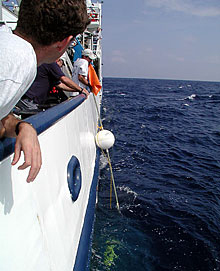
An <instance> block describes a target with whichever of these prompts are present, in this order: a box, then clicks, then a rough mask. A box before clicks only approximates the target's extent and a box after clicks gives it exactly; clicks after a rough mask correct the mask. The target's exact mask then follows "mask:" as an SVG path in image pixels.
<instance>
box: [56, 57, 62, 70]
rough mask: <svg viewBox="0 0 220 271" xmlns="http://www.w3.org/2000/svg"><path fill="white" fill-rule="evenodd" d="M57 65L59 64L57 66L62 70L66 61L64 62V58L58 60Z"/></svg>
mask: <svg viewBox="0 0 220 271" xmlns="http://www.w3.org/2000/svg"><path fill="white" fill-rule="evenodd" d="M56 63H57V65H58V66H59V67H60V68H62V67H63V65H64V60H63V59H62V58H58V59H57V60H56Z"/></svg>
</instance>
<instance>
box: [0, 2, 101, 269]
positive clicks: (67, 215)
mask: <svg viewBox="0 0 220 271" xmlns="http://www.w3.org/2000/svg"><path fill="white" fill-rule="evenodd" d="M92 7H93V8H94V7H96V10H97V11H99V16H100V18H101V4H100V3H96V4H93V6H92ZM89 8H90V7H89V6H88V9H89ZM96 22H97V21H96ZM100 25H101V21H100V20H99V21H98V23H97V26H95V28H94V29H96V28H97V27H100ZM94 29H93V27H92V29H91V30H92V31H93V30H94ZM81 39H82V40H81V41H82V45H83V39H84V35H83V36H82V38H81ZM91 46H92V47H91ZM88 48H91V49H94V48H93V44H92V43H91V45H89V46H88ZM100 48H101V47H100V45H99V47H97V45H96V47H95V50H99V51H100V52H99V54H100V55H99V57H98V62H97V63H98V64H97V65H98V66H97V71H98V73H99V78H100V80H101V68H100V63H101V49H100ZM73 51H74V52H75V53H76V51H77V50H76V48H75V49H74V47H73ZM69 61H70V59H69V58H68V56H67V58H66V62H69ZM69 63H70V62H69ZM70 66H71V65H70ZM68 67H69V66H68ZM70 73H71V67H70ZM100 104H101V94H98V95H97V96H94V95H93V94H92V93H91V94H90V95H89V97H88V99H86V100H85V97H84V95H78V96H76V97H74V98H72V99H70V100H67V101H65V102H63V103H61V104H59V105H57V106H55V107H52V108H50V109H48V110H46V111H45V112H41V113H39V114H37V115H34V116H32V117H29V118H28V119H26V121H28V122H30V123H32V124H33V126H34V127H35V128H36V130H37V132H38V138H39V142H40V146H41V151H42V159H43V161H42V168H41V170H40V173H39V174H38V176H37V178H36V180H35V181H34V182H33V183H30V184H28V183H27V182H26V177H27V174H28V169H27V170H18V169H17V168H18V166H19V165H20V164H22V162H23V157H21V159H20V161H19V164H18V165H16V166H11V161H12V158H13V149H14V143H15V140H14V139H8V138H6V139H4V140H1V141H0V224H1V230H0V243H1V247H2V249H1V252H0V270H1V271H12V270H13V271H14V270H17V271H26V270H27V271H32V270H41V271H44V270H45V271H47V270H48V271H49V270H53V271H61V270H62V271H71V270H77V271H80V270H86V267H88V254H89V245H90V240H91V232H92V226H93V218H94V206H95V196H96V184H97V178H98V163H99V151H98V150H97V147H96V144H95V140H94V137H95V135H96V132H97V127H98V126H97V125H98V118H99V117H98V116H99V113H98V111H99V107H100Z"/></svg>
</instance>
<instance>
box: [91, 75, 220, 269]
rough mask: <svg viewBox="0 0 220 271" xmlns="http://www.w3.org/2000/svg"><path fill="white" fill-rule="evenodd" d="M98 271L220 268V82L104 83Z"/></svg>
mask: <svg viewBox="0 0 220 271" xmlns="http://www.w3.org/2000/svg"><path fill="white" fill-rule="evenodd" d="M102 106H103V108H102V119H103V125H104V128H105V129H108V130H111V131H112V132H113V133H114V135H115V138H116V141H115V145H114V147H113V148H112V149H111V150H110V156H111V160H112V167H113V171H114V178H115V182H116V186H117V192H118V198H119V204H120V211H121V214H120V213H118V211H117V209H116V206H115V198H114V195H113V208H112V209H110V206H109V202H110V196H109V195H110V194H109V193H110V171H109V167H108V165H107V162H106V159H105V157H104V156H102V157H101V161H100V179H99V202H98V205H97V208H96V220H95V229H94V238H93V246H92V258H91V270H93V271H94V270H100V271H103V270H108V271H136V270H137V271H168V270H169V271H172V270H173V271H176V270H178V271H184V270H186V271H209V270H212V271H214V270H220V82H219V83H215V82H197V81H174V80H148V79H119V78H118V79H116V78H104V96H103V103H102Z"/></svg>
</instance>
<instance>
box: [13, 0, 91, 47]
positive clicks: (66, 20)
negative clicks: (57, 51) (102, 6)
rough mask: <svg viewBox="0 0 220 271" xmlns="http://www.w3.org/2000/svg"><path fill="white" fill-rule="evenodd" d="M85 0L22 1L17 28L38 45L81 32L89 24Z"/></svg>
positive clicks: (48, 43) (47, 43)
mask: <svg viewBox="0 0 220 271" xmlns="http://www.w3.org/2000/svg"><path fill="white" fill-rule="evenodd" d="M89 22H90V21H89V19H88V15H87V8H86V4H85V0H22V1H21V6H20V11H19V16H18V22H17V30H18V31H19V32H20V33H22V34H23V35H24V36H26V37H28V38H31V39H32V40H33V41H35V42H37V43H38V44H40V45H50V44H52V43H54V42H57V41H62V40H63V39H65V38H66V37H68V36H71V35H73V36H74V37H75V36H77V35H78V34H80V33H82V32H83V31H84V30H85V28H86V27H87V25H88V24H89Z"/></svg>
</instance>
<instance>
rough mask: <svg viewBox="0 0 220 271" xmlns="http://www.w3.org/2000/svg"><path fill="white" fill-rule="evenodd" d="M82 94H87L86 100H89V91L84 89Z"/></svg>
mask: <svg viewBox="0 0 220 271" xmlns="http://www.w3.org/2000/svg"><path fill="white" fill-rule="evenodd" d="M82 94H85V95H86V99H87V98H88V96H89V92H88V90H87V89H86V88H84V89H83V90H82Z"/></svg>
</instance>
